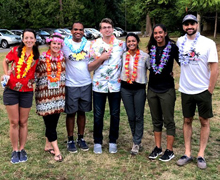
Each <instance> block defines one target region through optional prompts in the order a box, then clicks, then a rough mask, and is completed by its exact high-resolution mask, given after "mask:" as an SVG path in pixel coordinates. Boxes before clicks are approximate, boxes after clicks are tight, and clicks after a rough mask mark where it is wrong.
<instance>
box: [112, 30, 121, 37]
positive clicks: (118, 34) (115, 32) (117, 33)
mask: <svg viewBox="0 0 220 180" xmlns="http://www.w3.org/2000/svg"><path fill="white" fill-rule="evenodd" d="M113 34H114V35H115V37H120V36H121V32H120V31H117V30H116V29H115V28H114V30H113Z"/></svg>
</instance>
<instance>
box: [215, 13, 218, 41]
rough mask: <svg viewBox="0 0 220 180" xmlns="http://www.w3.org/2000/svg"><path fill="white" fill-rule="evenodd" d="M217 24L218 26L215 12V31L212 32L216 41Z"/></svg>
mask: <svg viewBox="0 0 220 180" xmlns="http://www.w3.org/2000/svg"><path fill="white" fill-rule="evenodd" d="M217 24H218V12H217V11H216V12H215V30H214V38H215V39H216V38H217V37H216V35H217Z"/></svg>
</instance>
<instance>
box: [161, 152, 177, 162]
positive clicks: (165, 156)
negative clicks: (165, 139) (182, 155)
mask: <svg viewBox="0 0 220 180" xmlns="http://www.w3.org/2000/svg"><path fill="white" fill-rule="evenodd" d="M174 157H175V155H174V153H173V151H170V150H169V149H166V151H165V152H164V154H163V156H161V157H160V158H159V160H160V161H163V162H168V161H170V160H171V159H173V158H174Z"/></svg>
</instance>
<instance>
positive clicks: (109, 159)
mask: <svg viewBox="0 0 220 180" xmlns="http://www.w3.org/2000/svg"><path fill="white" fill-rule="evenodd" d="M147 42H148V38H141V44H140V47H141V49H143V50H145V47H146V45H147ZM216 43H217V47H218V53H219V59H220V52H219V51H220V39H217V40H216ZM45 49H46V48H43V49H42V48H41V49H40V50H41V52H42V51H45ZM5 55H6V53H0V61H1V62H0V63H1V64H2V60H3V58H4V57H5ZM0 74H1V75H2V74H3V69H2V66H0ZM179 74H180V68H179V67H178V65H177V64H176V63H175V65H174V77H175V85H176V89H178V81H179ZM219 82H220V77H219V78H218V82H217V85H216V88H215V91H214V95H213V111H214V117H213V118H212V119H211V134H210V138H209V143H208V146H207V148H206V156H205V157H206V161H207V164H208V167H207V169H206V170H200V169H199V168H197V166H196V161H195V160H194V162H193V163H190V164H188V165H186V166H185V167H178V166H177V165H176V161H177V160H178V159H179V157H180V156H181V155H183V153H184V139H183V132H182V123H183V118H182V109H181V102H180V93H179V92H178V90H176V97H177V99H176V106H175V122H176V134H177V135H176V138H175V143H174V153H175V158H174V159H173V160H172V161H170V162H167V163H164V162H160V161H159V160H154V161H151V160H149V159H148V155H149V153H150V152H151V151H152V149H153V148H154V146H155V145H154V136H153V132H152V123H151V116H150V111H149V106H148V104H147V102H146V106H145V116H144V137H143V141H142V143H143V146H144V150H143V151H142V152H140V153H139V154H138V155H137V156H131V155H130V149H131V145H132V137H131V132H130V128H129V125H128V120H127V115H126V112H125V109H124V106H123V103H121V121H120V135H119V139H118V141H117V142H118V153H117V154H109V153H108V132H109V107H108V105H107V106H106V111H105V116H104V130H103V135H104V142H103V154H101V155H95V154H94V153H93V113H92V112H90V113H87V114H86V115H87V124H86V130H85V139H86V141H87V142H88V145H89V147H90V150H89V151H88V152H82V151H80V150H79V152H78V153H77V154H70V153H68V152H67V150H66V144H65V141H66V140H67V133H66V125H65V114H62V115H61V117H60V119H59V124H58V128H57V131H58V143H59V147H60V150H61V153H62V155H63V157H64V161H63V162H61V163H58V162H55V161H54V160H53V156H51V155H50V154H49V153H45V152H44V144H45V137H44V132H45V127H44V122H43V119H42V117H40V116H38V115H37V114H36V113H35V102H33V107H32V109H31V112H30V117H29V121H28V140H27V143H26V147H25V149H26V151H27V153H28V158H29V159H28V161H27V162H26V163H19V164H16V165H13V164H11V163H10V157H11V152H12V147H11V143H10V139H9V121H8V117H7V113H6V110H5V107H4V105H3V102H2V99H3V96H2V92H3V89H2V88H0V99H1V103H0V115H1V118H0V147H1V155H0V180H3V179H5V180H12V179H25V180H26V179H30V180H32V179H38V180H40V179H44V180H45V179H54V180H69V179H76V180H78V179H80V180H81V179H85V180H86V179H100V180H101V179H102V180H104V179H108V180H113V179H117V180H121V179H126V180H127V179H129V180H137V179H138V180H139V179H143V180H144V179H157V180H158V179H169V180H180V179H187V180H194V179H196V180H202V179H203V180H206V179H210V180H212V179H220V158H219V155H220V130H219V128H220V96H219V94H220V84H219ZM194 119H195V120H194V122H193V136H192V155H193V156H194V157H196V156H197V152H198V149H199V137H200V134H199V132H200V122H199V120H198V115H197V114H196V116H195V118H194ZM75 131H76V129H75ZM165 137H166V132H165V131H163V137H162V148H163V150H165V148H166V139H165Z"/></svg>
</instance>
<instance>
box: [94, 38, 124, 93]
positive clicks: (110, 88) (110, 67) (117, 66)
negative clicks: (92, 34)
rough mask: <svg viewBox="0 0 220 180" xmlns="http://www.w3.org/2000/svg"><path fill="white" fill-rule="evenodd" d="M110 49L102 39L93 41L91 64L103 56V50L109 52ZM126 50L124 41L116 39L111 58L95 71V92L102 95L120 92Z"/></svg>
mask: <svg viewBox="0 0 220 180" xmlns="http://www.w3.org/2000/svg"><path fill="white" fill-rule="evenodd" d="M110 48H111V47H110V45H109V44H107V43H105V42H104V41H103V40H102V38H99V39H97V40H95V41H93V42H92V44H91V48H90V62H93V61H94V60H95V59H96V58H97V57H99V56H101V54H102V52H103V50H106V51H108V50H109V49H110ZM124 49H125V48H124V43H123V41H121V40H118V39H116V38H115V39H114V41H113V50H112V52H111V56H110V58H109V59H107V60H105V61H104V62H103V64H101V65H100V66H99V67H98V68H97V69H96V70H94V74H93V91H95V92H101V93H108V92H119V91H120V88H121V78H120V75H121V66H122V54H123V52H124Z"/></svg>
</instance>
